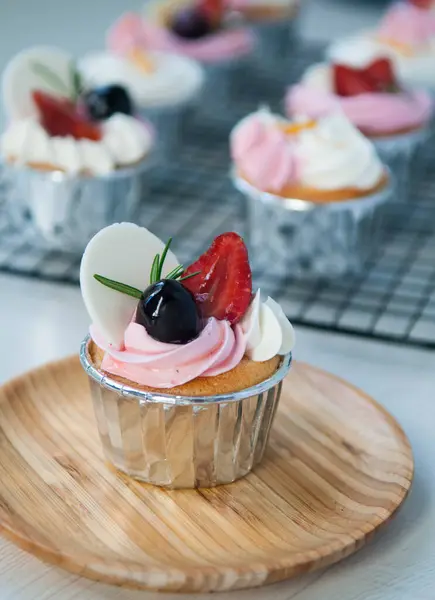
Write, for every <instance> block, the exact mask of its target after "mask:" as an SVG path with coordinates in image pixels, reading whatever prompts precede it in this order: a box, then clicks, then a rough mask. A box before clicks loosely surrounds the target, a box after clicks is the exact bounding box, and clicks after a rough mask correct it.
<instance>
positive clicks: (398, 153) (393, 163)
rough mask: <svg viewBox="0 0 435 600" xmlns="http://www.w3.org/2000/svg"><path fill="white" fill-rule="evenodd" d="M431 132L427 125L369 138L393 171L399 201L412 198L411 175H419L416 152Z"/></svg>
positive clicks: (406, 200) (426, 140)
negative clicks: (401, 132)
mask: <svg viewBox="0 0 435 600" xmlns="http://www.w3.org/2000/svg"><path fill="white" fill-rule="evenodd" d="M432 133H433V132H432V130H431V127H429V126H427V127H424V128H421V129H418V130H416V131H411V132H409V133H403V134H400V135H392V136H385V137H379V138H371V141H372V142H373V145H374V146H375V148H376V150H377V152H378V155H379V157H380V158H381V160H382V162H384V163H385V164H386V165H388V167H389V168H390V170H391V171H392V172H393V173H394V177H395V180H396V185H397V199H398V200H399V201H401V202H408V201H409V200H412V196H411V194H410V181H411V176H412V177H416V178H418V176H419V169H418V162H416V160H415V159H416V154H417V152H418V150H419V149H420V148H422V147H423V146H424V145H425V144H426V143H427V142H428V141H429V139H430V138H431V136H432Z"/></svg>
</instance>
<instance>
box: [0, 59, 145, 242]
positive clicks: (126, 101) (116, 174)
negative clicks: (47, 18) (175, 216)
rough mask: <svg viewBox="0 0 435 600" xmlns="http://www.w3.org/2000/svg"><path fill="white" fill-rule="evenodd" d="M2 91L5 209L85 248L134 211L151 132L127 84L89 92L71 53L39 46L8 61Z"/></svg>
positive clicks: (47, 238) (48, 237)
mask: <svg viewBox="0 0 435 600" xmlns="http://www.w3.org/2000/svg"><path fill="white" fill-rule="evenodd" d="M3 95H4V104H5V108H6V113H7V116H8V117H9V122H8V124H7V126H6V129H5V131H4V133H3V135H2V137H1V153H2V157H3V161H4V163H5V172H6V178H7V186H8V188H9V192H8V198H7V203H8V204H7V210H8V211H9V213H10V215H11V217H12V218H13V219H14V220H15V221H16V222H17V223H18V224H19V223H23V224H25V226H26V230H30V229H32V230H33V232H34V233H35V240H34V241H35V242H37V241H39V242H41V243H43V244H44V245H48V246H49V247H50V248H59V249H61V250H77V249H80V250H82V249H83V247H84V245H85V244H86V243H87V241H88V240H89V238H90V237H91V236H92V235H93V233H95V231H96V230H98V229H99V228H100V227H101V224H102V223H104V224H107V223H108V222H113V221H116V220H117V219H119V218H120V217H121V218H126V217H127V216H128V215H129V216H132V214H133V213H134V211H135V209H136V207H137V205H138V203H139V200H140V196H141V193H142V181H143V176H142V173H143V171H144V169H146V168H148V167H149V165H150V154H151V151H152V148H153V145H154V137H153V132H152V128H151V127H150V126H149V125H147V124H146V123H144V122H142V121H139V120H138V119H136V118H135V117H134V116H133V114H132V113H133V107H132V102H131V99H130V97H129V95H128V93H127V92H126V91H125V89H124V88H122V87H120V86H111V87H106V88H104V89H100V88H96V89H93V90H88V91H87V92H84V90H83V87H82V81H81V78H80V76H79V74H78V72H77V70H76V68H75V64H74V61H73V60H72V58H71V57H70V56H69V55H68V54H66V53H64V52H62V51H60V50H57V49H55V48H44V47H41V48H31V49H29V50H25V51H23V52H21V53H20V54H18V55H17V56H16V57H14V58H13V59H12V60H11V61H10V63H9V64H8V65H7V67H6V70H5V72H4V75H3Z"/></svg>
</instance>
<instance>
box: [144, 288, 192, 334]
mask: <svg viewBox="0 0 435 600" xmlns="http://www.w3.org/2000/svg"><path fill="white" fill-rule="evenodd" d="M136 323H139V324H140V325H143V326H144V327H145V329H146V330H147V332H148V333H149V334H150V336H151V337H153V338H154V339H155V340H158V341H159V342H166V343H167V344H187V342H190V341H191V340H193V339H194V338H196V337H198V335H199V334H200V333H201V330H202V328H203V322H202V319H201V316H200V313H199V310H198V307H197V305H196V303H195V299H194V297H193V295H192V293H191V292H190V291H189V290H188V289H186V288H185V287H184V286H183V285H182V284H181V283H180V282H179V281H176V280H174V279H162V280H161V281H158V282H157V283H153V284H152V285H150V286H149V287H147V289H146V290H145V291H144V293H143V294H142V298H141V299H140V300H139V304H138V306H137V309H136Z"/></svg>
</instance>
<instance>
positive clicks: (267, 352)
mask: <svg viewBox="0 0 435 600" xmlns="http://www.w3.org/2000/svg"><path fill="white" fill-rule="evenodd" d="M260 331H261V341H260V343H259V344H258V345H257V346H255V348H253V349H252V350H249V351H248V352H247V354H248V356H249V358H250V359H251V360H253V361H254V362H264V361H266V360H270V359H271V358H273V357H274V356H276V355H277V354H278V352H279V349H280V348H281V345H282V331H281V325H280V324H279V321H278V319H277V317H276V316H275V314H274V312H273V310H272V309H271V308H270V307H269V306H266V304H264V303H263V304H261V308H260Z"/></svg>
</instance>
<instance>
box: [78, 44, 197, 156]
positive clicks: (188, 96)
mask: <svg viewBox="0 0 435 600" xmlns="http://www.w3.org/2000/svg"><path fill="white" fill-rule="evenodd" d="M79 70H80V72H81V74H82V76H83V80H84V82H85V85H86V86H87V87H93V86H106V85H111V84H119V85H122V86H123V87H124V88H125V89H126V90H127V91H128V93H129V94H130V96H131V97H132V99H133V101H134V103H135V105H136V107H137V108H138V109H139V111H140V113H141V115H142V116H144V117H145V118H146V119H147V120H149V121H151V122H152V124H153V125H154V127H155V129H156V130H157V131H158V132H159V139H158V142H159V144H160V145H161V146H162V149H163V150H164V152H165V153H170V152H172V151H174V150H176V149H177V148H178V144H179V143H180V142H181V140H182V137H183V135H182V134H183V131H185V130H186V129H188V127H189V124H191V117H192V116H193V115H194V112H195V109H196V107H197V104H198V100H199V96H200V94H201V90H202V86H203V83H204V72H203V69H202V67H201V65H200V64H199V63H198V62H197V61H195V60H193V59H190V58H187V57H184V56H177V55H176V54H170V53H166V52H153V51H149V52H145V51H144V50H141V49H140V48H138V47H136V48H132V50H131V52H129V53H126V54H125V55H121V54H114V53H111V52H104V51H102V52H93V53H89V54H88V55H86V56H85V57H84V58H83V59H82V60H81V61H80V63H79Z"/></svg>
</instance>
